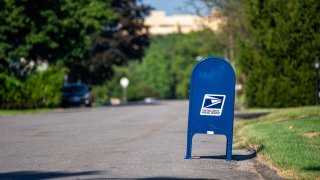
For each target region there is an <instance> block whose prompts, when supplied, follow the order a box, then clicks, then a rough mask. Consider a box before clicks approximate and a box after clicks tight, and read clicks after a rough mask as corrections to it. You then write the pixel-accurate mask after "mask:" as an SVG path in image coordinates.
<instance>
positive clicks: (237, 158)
mask: <svg viewBox="0 0 320 180" xmlns="http://www.w3.org/2000/svg"><path fill="white" fill-rule="evenodd" d="M255 157H257V154H256V153H253V154H244V155H242V154H237V155H232V160H233V161H245V160H248V159H253V158H255ZM199 158H200V159H227V156H226V155H218V156H199Z"/></svg>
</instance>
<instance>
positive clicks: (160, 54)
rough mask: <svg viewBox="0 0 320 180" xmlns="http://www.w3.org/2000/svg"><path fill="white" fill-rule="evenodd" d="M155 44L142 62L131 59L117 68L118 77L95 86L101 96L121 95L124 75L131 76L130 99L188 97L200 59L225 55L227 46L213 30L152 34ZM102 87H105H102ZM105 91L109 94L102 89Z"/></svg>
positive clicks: (96, 91) (96, 93) (95, 90)
mask: <svg viewBox="0 0 320 180" xmlns="http://www.w3.org/2000/svg"><path fill="white" fill-rule="evenodd" d="M151 40H152V44H151V45H150V47H149V48H148V50H147V51H146V55H145V56H144V58H143V59H142V62H130V63H129V64H127V66H125V67H121V68H119V67H114V70H115V76H114V77H113V78H112V79H111V80H108V81H107V82H106V83H105V84H104V85H102V86H97V87H95V88H94V92H95V95H97V96H98V98H103V97H105V96H107V95H108V94H107V93H110V92H113V93H112V96H114V97H118V98H121V97H122V90H121V86H120V84H119V81H120V79H121V77H124V76H125V77H129V79H130V85H129V87H128V99H129V100H141V99H143V98H144V97H157V98H161V99H175V98H179V99H185V98H188V91H189V83H190V76H191V72H192V69H193V67H194V65H195V64H196V63H197V60H199V58H200V59H201V58H204V57H207V56H210V55H211V54H215V55H220V56H222V55H221V52H222V51H223V50H222V48H223V46H222V45H221V44H219V42H218V38H217V36H216V35H215V34H214V33H213V32H212V31H211V30H209V29H205V30H203V31H198V32H192V33H189V34H178V33H177V34H169V35H158V36H154V37H152V39H151ZM102 88H103V89H104V90H102ZM101 91H102V92H105V94H103V93H100V92H101Z"/></svg>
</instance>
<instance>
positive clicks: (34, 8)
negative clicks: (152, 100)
mask: <svg viewBox="0 0 320 180" xmlns="http://www.w3.org/2000/svg"><path fill="white" fill-rule="evenodd" d="M186 6H189V7H192V8H191V9H193V11H194V13H196V14H198V15H200V16H209V17H208V18H209V19H210V18H211V20H215V19H214V18H217V17H218V18H220V19H221V20H222V23H221V24H220V27H219V31H217V32H212V31H211V30H209V29H204V30H202V31H198V32H191V33H188V34H181V33H176V34H168V35H161V36H151V35H149V34H148V33H147V32H148V31H147V27H146V26H145V25H144V23H143V19H144V18H145V17H146V16H147V15H148V14H149V11H150V10H151V9H152V8H151V7H150V6H147V5H144V4H143V3H142V2H141V1H140V0H111V1H103V0H92V1H90V2H88V1H84V0H80V1H72V0H58V1H51V0H41V1H40V0H33V1H30V0H19V1H18V0H2V1H0V12H1V13H0V24H1V26H0V82H1V87H0V108H37V107H53V106H57V105H59V101H60V94H61V92H60V89H61V86H62V85H63V82H64V81H65V80H66V79H65V78H66V76H65V75H68V81H70V82H76V81H78V80H81V81H83V82H86V83H89V84H90V85H92V86H93V91H94V94H95V95H96V97H97V99H100V100H101V101H105V100H107V99H108V98H110V97H118V98H120V97H121V96H122V89H121V87H120V85H119V80H120V78H121V77H124V76H126V77H128V78H129V80H130V84H129V87H128V99H129V100H141V99H143V98H145V97H157V98H160V99H177V98H178V99H185V98H188V90H189V83H190V82H189V80H190V75H191V71H192V68H193V67H194V65H195V64H196V63H197V60H199V59H202V58H205V57H207V56H219V57H224V58H225V59H227V60H228V61H229V62H230V63H231V64H232V65H233V67H234V69H235V71H236V75H237V81H238V83H242V84H243V86H244V90H243V91H242V92H241V94H238V95H240V96H238V99H237V101H236V102H237V103H241V104H244V105H247V106H250V107H289V106H302V105H312V104H314V101H315V100H314V99H315V93H314V92H315V88H314V84H315V77H316V73H315V70H314V60H315V58H316V57H317V56H318V57H320V51H319V49H320V33H319V27H320V13H319V11H320V1H318V0H307V1H305V0H295V1H276V0H275V1H267V0H189V1H187V3H186ZM189 9H190V8H189ZM212 11H214V12H216V13H213V14H212V13H211V12H212ZM217 15H218V16H217ZM43 66H48V67H49V68H48V69H46V70H44V69H43V68H39V67H43Z"/></svg>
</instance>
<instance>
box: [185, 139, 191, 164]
mask: <svg viewBox="0 0 320 180" xmlns="http://www.w3.org/2000/svg"><path fill="white" fill-rule="evenodd" d="M192 137H193V135H192V134H189V133H188V137H187V153H186V157H185V159H191V151H192Z"/></svg>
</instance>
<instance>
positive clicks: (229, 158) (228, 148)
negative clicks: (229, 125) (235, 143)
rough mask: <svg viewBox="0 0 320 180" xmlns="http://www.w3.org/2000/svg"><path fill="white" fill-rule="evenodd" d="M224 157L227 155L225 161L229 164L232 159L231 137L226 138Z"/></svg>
mask: <svg viewBox="0 0 320 180" xmlns="http://www.w3.org/2000/svg"><path fill="white" fill-rule="evenodd" d="M226 155H227V161H230V162H231V159H232V136H231V137H227V150H226Z"/></svg>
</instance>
